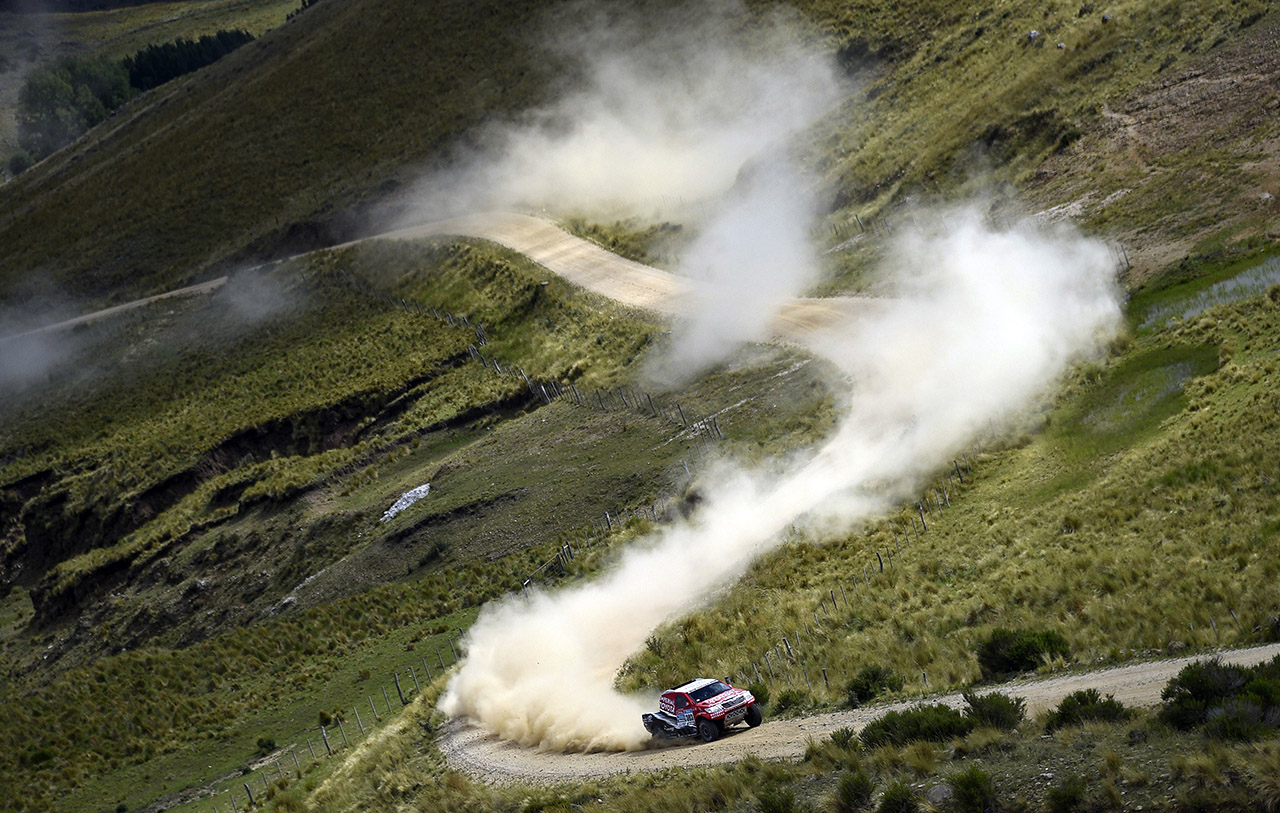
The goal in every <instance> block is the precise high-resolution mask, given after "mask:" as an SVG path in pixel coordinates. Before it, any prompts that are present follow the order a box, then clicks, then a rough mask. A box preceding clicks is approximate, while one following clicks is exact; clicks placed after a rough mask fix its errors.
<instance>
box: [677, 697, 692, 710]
mask: <svg viewBox="0 0 1280 813" xmlns="http://www.w3.org/2000/svg"><path fill="white" fill-rule="evenodd" d="M688 707H689V699H688V698H687V697H685V696H684V695H682V694H678V695H676V708H677V709H684V708H688Z"/></svg>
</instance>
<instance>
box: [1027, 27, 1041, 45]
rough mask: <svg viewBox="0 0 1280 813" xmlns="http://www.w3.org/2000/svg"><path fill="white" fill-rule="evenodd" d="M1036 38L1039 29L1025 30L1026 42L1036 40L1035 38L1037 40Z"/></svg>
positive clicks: (1038, 36)
mask: <svg viewBox="0 0 1280 813" xmlns="http://www.w3.org/2000/svg"><path fill="white" fill-rule="evenodd" d="M1038 39H1040V32H1039V31H1034V30H1033V31H1029V32H1027V42H1035V41H1036V40H1038Z"/></svg>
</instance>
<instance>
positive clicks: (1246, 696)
mask: <svg viewBox="0 0 1280 813" xmlns="http://www.w3.org/2000/svg"><path fill="white" fill-rule="evenodd" d="M1160 697H1161V699H1162V700H1163V701H1164V705H1163V706H1162V707H1161V709H1160V719H1161V720H1163V721H1164V722H1166V723H1168V724H1169V725H1171V726H1173V727H1174V728H1178V729H1180V730H1183V731H1188V730H1190V729H1192V728H1195V727H1197V726H1202V727H1203V728H1204V731H1205V733H1206V734H1208V735H1209V736H1211V737H1215V738H1218V739H1229V740H1250V739H1255V738H1257V737H1259V736H1262V735H1264V734H1266V733H1267V732H1268V731H1270V730H1274V729H1276V728H1277V727H1280V658H1275V659H1273V660H1271V661H1269V662H1267V663H1263V664H1259V665H1258V666H1256V667H1253V668H1252V669H1250V668H1245V667H1240V666H1229V665H1226V664H1223V663H1222V662H1221V661H1220V660H1218V659H1216V658H1215V659H1213V660H1208V661H1197V662H1195V663H1192V664H1188V665H1187V666H1186V667H1184V668H1183V669H1182V671H1180V672H1179V673H1178V674H1177V675H1176V676H1175V677H1174V678H1173V680H1170V681H1169V684H1168V685H1167V686H1165V687H1164V691H1163V692H1161V695H1160Z"/></svg>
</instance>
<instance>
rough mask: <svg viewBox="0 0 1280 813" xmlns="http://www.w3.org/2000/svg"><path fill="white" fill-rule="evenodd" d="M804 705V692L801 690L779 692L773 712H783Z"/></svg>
mask: <svg viewBox="0 0 1280 813" xmlns="http://www.w3.org/2000/svg"><path fill="white" fill-rule="evenodd" d="M802 705H804V692H802V691H800V690H799V689H783V690H782V691H780V692H778V699H777V700H776V701H774V704H773V710H774V711H778V712H782V711H786V710H787V709H791V708H797V707H799V706H802Z"/></svg>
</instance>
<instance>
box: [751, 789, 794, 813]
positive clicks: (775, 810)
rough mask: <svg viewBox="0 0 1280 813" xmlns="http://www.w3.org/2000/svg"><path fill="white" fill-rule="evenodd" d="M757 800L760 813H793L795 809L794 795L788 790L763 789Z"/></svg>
mask: <svg viewBox="0 0 1280 813" xmlns="http://www.w3.org/2000/svg"><path fill="white" fill-rule="evenodd" d="M758 799H759V802H760V813H794V811H795V809H796V795H795V794H794V793H792V792H791V791H790V789H788V788H784V787H777V786H773V787H768V788H765V789H764V790H762V791H760V795H759V797H758Z"/></svg>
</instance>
